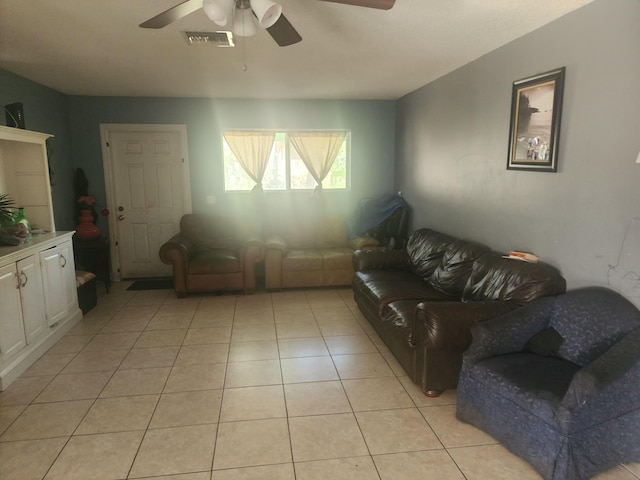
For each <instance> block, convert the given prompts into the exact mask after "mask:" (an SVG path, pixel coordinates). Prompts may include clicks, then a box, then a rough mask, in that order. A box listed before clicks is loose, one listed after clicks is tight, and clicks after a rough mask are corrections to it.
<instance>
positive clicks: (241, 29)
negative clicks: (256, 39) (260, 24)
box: [233, 8, 258, 37]
mask: <svg viewBox="0 0 640 480" xmlns="http://www.w3.org/2000/svg"><path fill="white" fill-rule="evenodd" d="M257 31H258V29H257V28H256V21H255V17H254V16H253V12H252V11H251V9H250V8H236V9H235V15H234V16H233V34H234V35H237V36H239V37H252V36H254V35H255V34H256V33H257Z"/></svg>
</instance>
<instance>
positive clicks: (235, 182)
mask: <svg viewBox="0 0 640 480" xmlns="http://www.w3.org/2000/svg"><path fill="white" fill-rule="evenodd" d="M222 155H223V157H224V189H225V190H251V189H252V188H253V187H254V186H255V184H256V182H254V181H253V180H251V178H249V175H247V173H246V172H245V171H244V169H243V168H242V166H240V162H238V161H237V160H236V157H235V155H234V154H233V152H232V151H231V149H230V148H229V145H228V144H227V141H226V140H224V138H223V139H222Z"/></svg>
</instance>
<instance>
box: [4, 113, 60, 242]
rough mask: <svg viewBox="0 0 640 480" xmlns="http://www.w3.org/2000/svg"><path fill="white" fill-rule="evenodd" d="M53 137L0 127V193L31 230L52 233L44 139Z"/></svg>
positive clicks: (53, 227) (51, 209)
mask: <svg viewBox="0 0 640 480" xmlns="http://www.w3.org/2000/svg"><path fill="white" fill-rule="evenodd" d="M51 137H52V135H49V134H46V133H39V132H31V131H29V130H22V129H20V128H11V127H4V126H0V193H7V194H9V196H10V197H11V198H12V199H13V200H14V201H15V204H16V206H18V207H24V212H25V214H26V216H27V218H28V219H29V222H30V223H31V225H32V226H34V227H38V228H42V229H43V230H46V231H49V232H55V230H56V228H55V223H54V219H53V205H52V201H51V186H50V178H49V162H48V160H47V143H46V142H47V139H48V138H51Z"/></svg>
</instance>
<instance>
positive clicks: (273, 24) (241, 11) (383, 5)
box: [140, 0, 395, 47]
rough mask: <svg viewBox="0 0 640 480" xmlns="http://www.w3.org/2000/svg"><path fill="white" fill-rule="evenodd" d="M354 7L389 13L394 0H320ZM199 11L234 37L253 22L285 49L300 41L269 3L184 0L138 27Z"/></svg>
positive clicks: (245, 32) (250, 32)
mask: <svg viewBox="0 0 640 480" xmlns="http://www.w3.org/2000/svg"><path fill="white" fill-rule="evenodd" d="M321 1H324V2H332V3H342V4H346V5H355V6H358V7H369V8H377V9H381V10H389V9H390V8H391V7H393V5H394V3H395V0H321ZM200 8H202V9H203V10H204V13H205V14H206V15H207V17H209V19H210V20H211V21H212V22H214V23H216V24H217V25H220V26H221V27H229V28H231V29H232V30H233V33H234V35H238V36H243V37H249V36H251V35H255V33H256V21H257V23H258V24H259V25H260V26H261V27H262V28H264V29H266V30H267V32H269V34H270V35H271V36H272V37H273V39H274V40H275V41H276V43H277V44H278V45H280V46H281V47H286V46H288V45H293V44H294V43H298V42H299V41H301V40H302V37H301V36H300V34H299V33H298V32H297V31H296V29H295V28H294V27H293V25H291V23H289V20H287V18H286V17H285V16H284V15H283V14H282V6H281V5H280V4H278V3H275V2H274V1H272V0H186V1H183V2H182V3H179V4H178V5H176V6H175V7H171V8H169V9H168V10H165V11H164V12H162V13H160V14H158V15H156V16H155V17H153V18H150V19H149V20H147V21H146V22H143V23H141V24H140V26H141V27H142V28H162V27H165V26H167V25H169V24H170V23H173V22H175V21H177V20H179V19H181V18H182V17H186V16H187V15H189V14H190V13H193V12H195V11H196V10H199V9H200Z"/></svg>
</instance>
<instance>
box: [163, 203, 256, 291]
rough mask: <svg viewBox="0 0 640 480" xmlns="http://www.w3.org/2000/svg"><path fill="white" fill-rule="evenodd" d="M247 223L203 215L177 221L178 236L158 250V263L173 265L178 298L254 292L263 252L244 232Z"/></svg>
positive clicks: (192, 215)
mask: <svg viewBox="0 0 640 480" xmlns="http://www.w3.org/2000/svg"><path fill="white" fill-rule="evenodd" d="M249 223H250V222H242V221H241V220H239V219H232V218H226V217H222V216H218V215H205V214H187V215H184V216H183V217H182V218H181V219H180V233H178V234H177V235H175V236H173V237H172V238H171V239H169V241H167V242H166V243H165V244H164V245H162V247H161V248H160V258H161V260H162V261H163V262H164V263H166V264H168V265H173V283H174V287H175V291H176V295H177V296H178V297H186V296H187V295H188V294H189V292H213V291H219V290H227V291H236V290H238V291H243V292H244V293H245V294H249V293H253V292H254V291H255V288H256V263H258V262H260V261H262V260H263V259H264V252H265V249H264V245H263V244H262V242H261V241H260V238H259V237H258V236H256V235H255V234H252V233H251V231H250V230H248V229H249V226H248V224H249Z"/></svg>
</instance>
